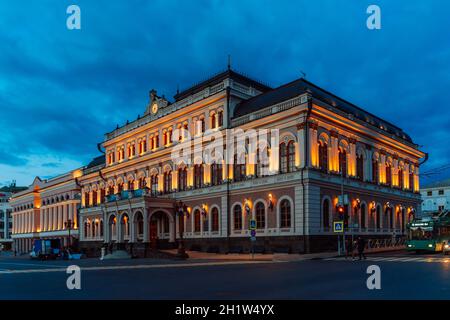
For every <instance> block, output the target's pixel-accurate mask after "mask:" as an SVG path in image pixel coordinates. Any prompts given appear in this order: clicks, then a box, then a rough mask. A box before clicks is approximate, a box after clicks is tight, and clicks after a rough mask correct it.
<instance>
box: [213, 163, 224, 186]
mask: <svg viewBox="0 0 450 320" xmlns="http://www.w3.org/2000/svg"><path fill="white" fill-rule="evenodd" d="M221 183H222V164H218V163H213V164H212V165H211V184H212V185H219V184H221Z"/></svg>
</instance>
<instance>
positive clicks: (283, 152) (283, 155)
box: [279, 142, 288, 173]
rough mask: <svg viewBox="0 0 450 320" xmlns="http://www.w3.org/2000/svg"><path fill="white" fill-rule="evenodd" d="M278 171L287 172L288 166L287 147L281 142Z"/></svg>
mask: <svg viewBox="0 0 450 320" xmlns="http://www.w3.org/2000/svg"><path fill="white" fill-rule="evenodd" d="M279 152H280V172H281V173H285V172H287V170H288V169H287V168H288V164H287V163H288V159H287V147H286V144H285V143H284V142H283V143H281V144H280V151H279Z"/></svg>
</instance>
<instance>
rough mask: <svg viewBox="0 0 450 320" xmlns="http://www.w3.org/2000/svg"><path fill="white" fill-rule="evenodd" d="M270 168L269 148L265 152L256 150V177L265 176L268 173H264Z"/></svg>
mask: <svg viewBox="0 0 450 320" xmlns="http://www.w3.org/2000/svg"><path fill="white" fill-rule="evenodd" d="M268 168H269V152H268V149H267V148H264V150H263V151H260V150H259V149H257V150H256V163H255V175H256V177H262V176H264V173H266V172H267V171H263V170H265V169H268Z"/></svg>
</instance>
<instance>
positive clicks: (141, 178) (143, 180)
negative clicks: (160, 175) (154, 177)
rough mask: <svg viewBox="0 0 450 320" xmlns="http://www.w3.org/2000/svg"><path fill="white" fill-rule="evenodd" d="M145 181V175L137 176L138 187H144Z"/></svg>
mask: <svg viewBox="0 0 450 320" xmlns="http://www.w3.org/2000/svg"><path fill="white" fill-rule="evenodd" d="M146 184H147V183H146V182H145V177H140V178H139V189H145V186H146Z"/></svg>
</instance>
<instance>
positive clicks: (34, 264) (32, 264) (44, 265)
mask: <svg viewBox="0 0 450 320" xmlns="http://www.w3.org/2000/svg"><path fill="white" fill-rule="evenodd" d="M3 264H7V265H13V266H38V267H56V268H60V267H62V266H61V265H58V264H38V263H17V262H0V266H1V265H3Z"/></svg>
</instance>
